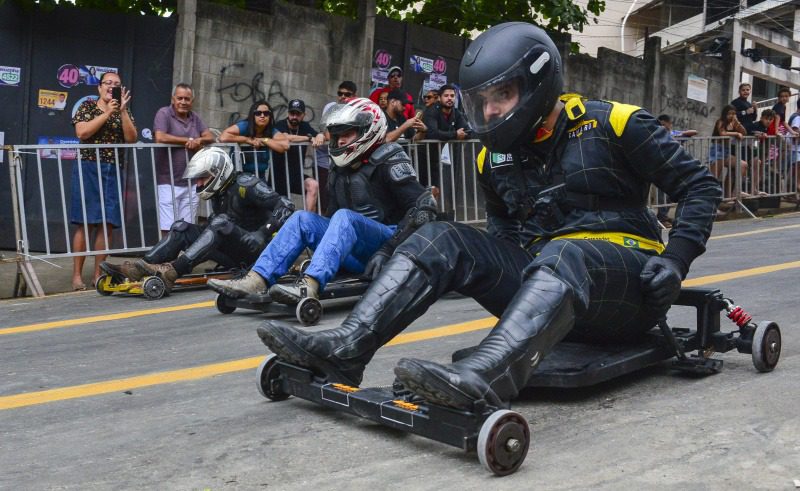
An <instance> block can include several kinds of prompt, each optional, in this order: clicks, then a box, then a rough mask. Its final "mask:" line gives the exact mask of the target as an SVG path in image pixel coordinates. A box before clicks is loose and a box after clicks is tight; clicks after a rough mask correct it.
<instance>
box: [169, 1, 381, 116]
mask: <svg viewBox="0 0 800 491" xmlns="http://www.w3.org/2000/svg"><path fill="white" fill-rule="evenodd" d="M182 3H183V4H184V6H187V7H189V8H191V7H192V5H193V4H194V5H196V22H195V26H194V27H195V31H194V36H192V35H191V29H190V27H191V22H187V23H186V24H187V28H186V29H184V30H181V27H180V26H179V32H180V34H181V35H180V36H179V39H180V40H181V42H182V43H184V44H183V46H184V47H185V48H190V47H193V50H192V51H193V55H187V49H184V50H181V49H180V47H179V46H176V66H175V73H176V74H181V73H183V74H185V73H191V80H188V82H189V83H191V84H192V85H193V86H194V89H195V106H194V109H195V110H196V111H197V112H198V113H199V114H201V115H202V116H203V118H204V119H205V121H206V123H207V124H208V125H209V126H210V127H212V128H219V129H222V128H225V127H226V126H228V125H230V124H232V123H233V122H235V121H237V120H239V119H241V118H243V117H244V116H246V114H247V110H248V108H249V107H250V105H251V104H252V103H253V102H254V101H256V100H258V99H266V100H267V101H269V103H270V105H271V106H272V107H273V110H274V111H275V112H276V120H278V119H283V118H285V117H286V106H287V103H288V101H289V100H291V99H295V98H299V99H303V100H304V101H305V103H306V120H307V121H310V122H311V124H312V125H313V126H315V127H316V126H318V124H319V122H320V119H321V112H322V109H323V107H324V106H325V104H327V103H328V102H329V101H331V100H333V99H335V91H336V87H337V86H338V85H339V83H340V82H341V81H342V80H354V81H355V82H356V83H357V84H358V85H359V88H361V87H364V88H366V85H365V84H366V80H367V78H366V76H365V74H366V73H367V69H368V64H369V62H370V59H369V54H367V55H364V53H365V51H364V46H365V45H366V44H367V42H368V44H369V45H370V47H371V44H372V42H371V39H367V36H366V34H365V32H366V29H365V25H366V22H365V21H362V22H357V21H353V20H351V19H347V18H344V17H340V16H333V15H329V14H326V13H324V12H322V11H319V10H315V9H312V8H306V7H298V6H294V5H289V4H286V3H284V2H282V1H279V0H276V1H274V2H271V4H270V5H269V10H270V11H269V12H267V13H261V12H253V11H247V10H242V9H237V8H234V7H227V6H223V5H217V4H212V3H207V2H196V3H195V2H182ZM187 10H188V9H187ZM187 14H188V15H187ZM184 15H185V16H187V17H188V16H189V15H190V14H189V13H188V12H187V13H185V14H184ZM182 20H184V19H182ZM181 25H182V26H183V25H184V23H183V22H182V24H181ZM370 36H371V34H370ZM366 53H369V51H366ZM187 58H189V59H188V60H187ZM187 63H189V64H190V66H191V70H190V71H189V70H186V68H185V65H186V64H187ZM181 64H183V67H182V65H181ZM177 76H180V75H177ZM183 76H184V77H185V75H183ZM178 81H180V80H177V79H176V80H175V82H178Z"/></svg>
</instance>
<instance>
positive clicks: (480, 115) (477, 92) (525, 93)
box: [462, 46, 553, 134]
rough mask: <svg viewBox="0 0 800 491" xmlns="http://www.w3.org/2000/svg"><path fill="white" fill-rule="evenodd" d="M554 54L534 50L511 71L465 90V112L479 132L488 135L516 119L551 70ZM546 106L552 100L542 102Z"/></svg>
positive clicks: (541, 48)
mask: <svg viewBox="0 0 800 491" xmlns="http://www.w3.org/2000/svg"><path fill="white" fill-rule="evenodd" d="M552 63H553V60H551V59H550V54H549V53H548V52H547V50H546V49H545V48H544V47H542V46H537V47H535V48H533V49H532V50H531V51H530V52H529V53H528V54H527V55H525V56H524V57H523V58H522V59H521V60H520V61H518V62H517V63H515V64H514V65H513V66H512V67H511V68H509V69H508V70H506V71H505V72H503V73H502V74H500V75H498V76H496V77H494V78H492V79H491V80H489V81H487V82H485V83H483V84H481V85H478V86H477V87H473V88H470V89H467V90H462V96H463V99H464V110H465V112H466V116H467V119H468V120H469V122H470V125H471V126H472V129H473V130H475V132H476V133H479V134H481V133H488V132H490V131H492V130H494V129H496V128H497V127H498V126H500V125H501V124H502V123H503V122H505V121H507V120H508V119H510V118H512V117H513V116H514V115H515V114H516V113H517V112H518V111H519V110H520V109H521V108H523V107H524V106H526V105H528V104H527V103H528V102H529V100H530V99H531V98H533V97H536V94H537V89H539V87H541V85H542V83H543V82H544V80H545V79H546V78H547V76H548V74H549V73H550V71H551V67H550V66H548V64H552ZM539 102H541V103H542V105H543V106H544V105H546V104H547V103H548V102H552V101H539Z"/></svg>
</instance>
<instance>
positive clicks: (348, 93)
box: [336, 91, 353, 97]
mask: <svg viewBox="0 0 800 491" xmlns="http://www.w3.org/2000/svg"><path fill="white" fill-rule="evenodd" d="M336 95H338V96H339V97H350V96H352V95H353V93H352V92H341V91H340V92H337V93H336Z"/></svg>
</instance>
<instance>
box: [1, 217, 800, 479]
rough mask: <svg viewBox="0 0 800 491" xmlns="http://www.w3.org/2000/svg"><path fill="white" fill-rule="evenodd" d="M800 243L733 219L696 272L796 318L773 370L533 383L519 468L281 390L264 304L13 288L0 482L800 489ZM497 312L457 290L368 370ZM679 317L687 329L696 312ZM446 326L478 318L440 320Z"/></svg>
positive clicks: (658, 370) (195, 295)
mask: <svg viewBox="0 0 800 491" xmlns="http://www.w3.org/2000/svg"><path fill="white" fill-rule="evenodd" d="M798 243H800V215H797V214H794V215H784V216H781V217H778V218H771V219H761V220H746V221H737V222H722V223H719V224H718V225H717V226H716V228H715V230H714V236H713V238H712V240H711V241H710V242H709V247H708V252H707V253H706V254H705V255H704V256H702V257H701V258H699V259H698V260H697V261H696V262H695V264H694V266H693V269H692V272H691V273H690V277H689V279H690V280H691V281H693V282H694V283H695V284H699V285H704V286H711V287H718V288H720V289H722V291H723V292H724V294H725V295H726V296H727V297H731V298H732V299H734V300H735V301H736V302H737V303H739V304H741V305H742V306H743V307H745V308H746V309H747V310H748V311H749V312H750V313H751V314H752V315H753V316H754V317H755V319H756V320H759V321H760V320H773V321H775V322H777V323H778V324H779V325H780V326H781V329H782V332H783V353H782V357H781V360H780V363H779V365H778V367H777V368H776V370H775V371H774V372H771V373H768V374H761V373H758V372H756V371H755V369H754V368H753V365H752V361H751V357H750V355H746V354H739V353H737V352H735V351H733V352H730V353H727V354H723V355H717V356H718V357H719V358H721V359H723V360H724V363H725V367H724V370H723V371H722V373H720V374H718V375H714V376H710V377H705V378H695V377H687V376H681V375H676V374H675V373H674V372H672V371H671V370H670V369H669V365H668V363H664V364H661V365H658V366H655V367H652V368H649V369H646V370H643V371H641V372H638V373H635V374H632V375H628V376H625V377H622V378H620V379H617V380H614V381H611V382H607V383H604V384H601V385H599V386H595V387H592V388H589V389H570V390H564V389H562V390H552V389H550V390H538V391H531V392H530V393H526V394H525V396H524V397H523V398H522V399H521V400H519V401H516V402H515V403H514V405H513V408H514V410H516V411H518V412H520V413H521V414H522V415H524V416H525V418H527V420H528V422H529V423H530V429H531V432H532V435H533V441H532V445H531V449H530V452H529V454H528V457H527V459H526V461H525V463H524V464H523V466H522V467H521V468H520V470H519V471H518V472H517V473H516V474H513V475H511V476H507V477H503V478H497V477H494V476H492V475H491V474H490V473H488V472H487V471H486V470H485V469H484V468H483V467H482V466H481V465H480V464H479V463H478V460H477V457H476V455H475V454H474V453H465V452H463V451H461V450H459V449H456V448H452V447H448V446H446V445H444V444H440V443H437V442H434V441H431V440H427V439H425V438H422V437H419V436H414V435H408V434H404V433H401V432H399V431H396V430H391V429H387V428H384V427H382V426H380V425H377V424H375V423H371V422H369V421H364V420H359V419H358V418H355V417H352V416H349V415H345V414H341V413H338V412H335V411H333V410H330V409H326V408H321V407H317V406H315V405H314V404H312V403H309V402H305V401H302V400H299V399H296V398H292V399H289V400H287V401H283V402H269V401H267V400H266V399H264V398H263V397H262V396H261V395H259V393H258V392H257V390H256V381H255V370H254V368H255V366H256V365H257V364H258V363H259V361H260V360H261V359H262V358H263V357H264V355H265V354H266V353H267V351H266V348H265V347H264V346H263V345H262V344H261V343H260V341H259V339H258V337H257V336H256V334H255V328H256V327H257V326H258V325H259V322H261V321H262V320H263V319H264V317H265V316H264V314H260V313H247V312H244V311H237V312H236V313H234V314H231V315H222V314H219V313H218V312H217V310H216V309H215V308H214V307H213V305H212V302H211V300H213V296H212V295H211V294H210V292H208V291H202V290H201V291H193V292H182V293H180V294H178V293H176V294H173V295H172V296H170V297H168V298H165V299H162V300H159V301H156V302H147V301H144V300H143V299H141V298H135V297H124V296H112V297H101V296H99V295H97V294H96V293H94V292H82V293H76V294H65V295H58V296H51V297H47V298H44V299H24V300H9V301H2V302H0V312H2V316H1V317H2V318H1V319H0V435H2V439H0V489H81V490H84V489H214V490H216V489H262V488H266V489H303V490H305V489H312V488H316V489H344V488H347V489H368V488H369V489H385V488H393V489H397V488H401V487H402V488H409V489H437V490H439V489H485V488H487V487H492V488H496V489H533V488H537V489H556V490H558V489H564V490H572V489H608V490H620V489H675V490H678V489H680V490H682V491H683V490H695V489H697V490H703V489H726V490H727V489H769V490H778V489H795V488H796V487H800V416H798V414H800V411H798V407H800V391H798V382H797V380H798V374H800V356H798V355H797V352H798V345H800V333H798V329H797V325H798V315H797V308H796V301H797V296H798V292H800V288H798V278H799V277H800V275H798V268H800V251H798V246H797V244H798ZM770 266H774V267H771V268H770ZM714 275H721V276H714ZM351 305H352V303H350V302H341V303H339V304H337V305H336V306H331V305H328V306H327V308H326V313H325V318H324V320H323V322H322V323H321V324H320V325H319V326H317V327H315V328H313V329H325V328H330V327H333V326H336V325H338V323H339V322H340V321H341V320H342V319H343V318H344V316H345V315H346V313H347V312H348V308H349V307H350V306H351ZM271 316H274V317H282V318H286V319H288V320H290V321H292V322H294V320H293V317H292V316H287V315H285V314H284V315H281V314H271ZM487 317H488V314H487V313H486V312H485V311H484V310H483V309H482V308H480V307H479V306H478V305H477V304H476V303H475V302H473V301H472V300H470V299H467V298H461V297H457V296H452V297H448V298H445V299H442V300H440V301H439V302H438V303H437V304H436V305H435V306H434V307H433V308H431V309H430V310H429V311H428V312H427V313H426V314H425V315H424V316H423V317H421V318H420V319H418V320H417V321H416V322H415V323H414V324H413V325H412V326H411V328H409V330H407V331H406V332H407V333H408V332H415V333H417V334H418V335H419V339H414V338H410V337H401V338H400V339H399V341H400V342H399V343H398V344H395V345H392V346H387V347H385V348H384V349H382V350H380V351H379V353H378V355H377V356H376V357H375V359H374V360H373V362H372V363H371V364H370V366H369V368H368V370H367V374H366V379H365V385H387V384H390V383H391V381H392V380H393V374H392V368H393V366H394V364H395V362H396V360H397V359H398V358H400V357H402V356H415V357H420V358H427V359H434V360H439V361H447V360H448V359H449V356H450V353H451V352H452V351H453V350H455V349H458V348H460V347H464V346H468V345H471V344H475V343H476V342H477V341H478V340H480V338H481V337H482V336H483V335H485V333H486V329H485V328H481V329H476V328H477V327H482V326H489V325H491V320H490V319H487ZM670 322H671V323H672V324H673V325H686V326H687V327H688V326H689V325H691V323H692V322H693V317H692V313H691V312H688V311H686V310H685V309H683V310H678V311H676V312H675V313H674V314H671V316H670ZM722 322H723V326H724V328H725V329H726V330H729V329H730V327H732V324H728V321H727V320H726V319H723V321H722ZM442 326H454V327H453V329H451V331H454V332H456V333H459V332H460V334H447V333H443V332H442V331H441V330H439V331H433V330H432V329H435V328H439V327H442ZM470 329H471V330H470Z"/></svg>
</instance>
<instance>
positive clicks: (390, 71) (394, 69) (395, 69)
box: [388, 65, 403, 77]
mask: <svg viewBox="0 0 800 491" xmlns="http://www.w3.org/2000/svg"><path fill="white" fill-rule="evenodd" d="M392 72H400V76H401V77H402V76H403V69H402V68H400V67H399V66H397V65H395V66H393V67H391V68H390V69H389V74H388V75H389V76H391V75H392Z"/></svg>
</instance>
